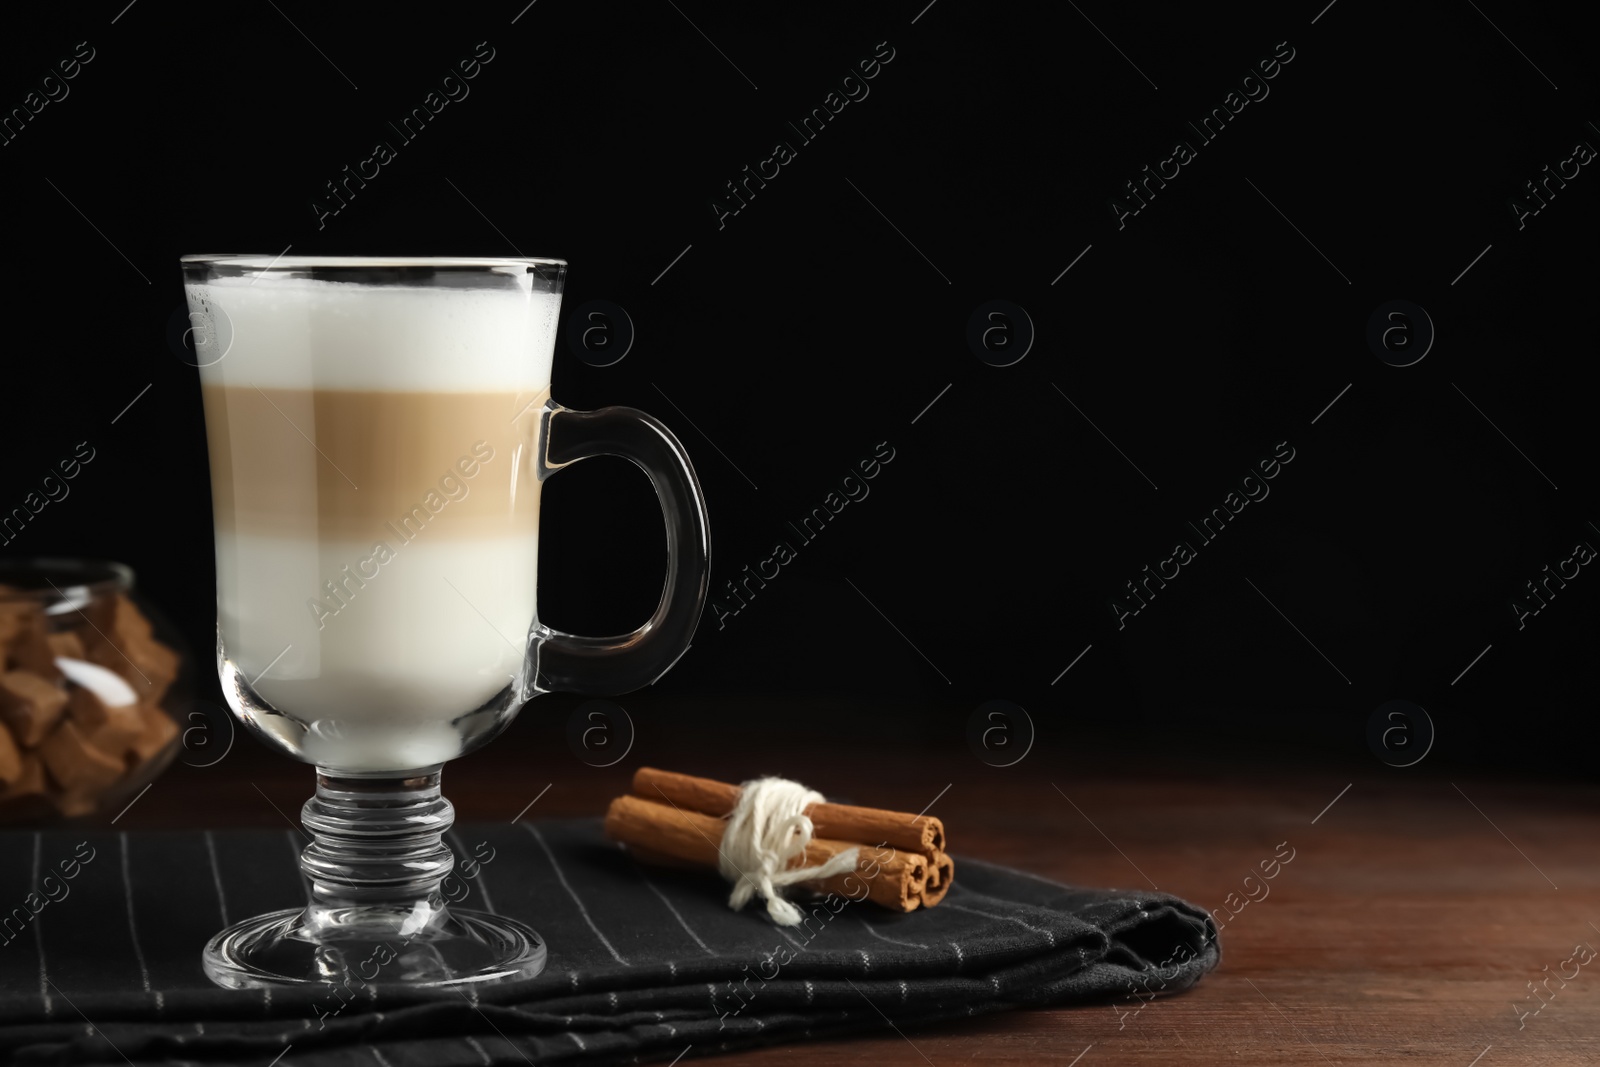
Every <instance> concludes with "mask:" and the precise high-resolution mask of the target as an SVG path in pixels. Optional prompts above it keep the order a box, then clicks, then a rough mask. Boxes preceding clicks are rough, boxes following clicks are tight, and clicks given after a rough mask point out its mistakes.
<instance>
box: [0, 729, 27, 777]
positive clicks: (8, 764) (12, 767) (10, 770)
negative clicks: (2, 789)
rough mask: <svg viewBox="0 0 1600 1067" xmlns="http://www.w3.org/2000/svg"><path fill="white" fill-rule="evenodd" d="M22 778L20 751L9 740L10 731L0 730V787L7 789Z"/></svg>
mask: <svg viewBox="0 0 1600 1067" xmlns="http://www.w3.org/2000/svg"><path fill="white" fill-rule="evenodd" d="M21 777H22V750H21V749H19V748H18V747H17V743H16V742H15V741H14V740H12V738H11V731H9V730H0V786H6V787H7V788H9V787H10V786H11V785H12V784H14V783H15V782H16V781H17V779H19V778H21Z"/></svg>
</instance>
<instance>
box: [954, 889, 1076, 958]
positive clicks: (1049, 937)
mask: <svg viewBox="0 0 1600 1067" xmlns="http://www.w3.org/2000/svg"><path fill="white" fill-rule="evenodd" d="M945 907H947V908H952V909H954V910H955V911H964V912H966V913H967V914H968V915H981V916H983V917H984V918H985V919H1001V920H1003V921H1005V922H1013V923H1016V924H1017V925H1018V926H1020V927H1022V928H1023V929H1025V930H1031V931H1033V932H1034V933H1036V934H1043V935H1044V937H1045V940H1046V941H1048V942H1050V947H1051V948H1054V947H1055V944H1056V935H1055V934H1053V933H1051V932H1050V931H1049V930H1046V929H1043V928H1042V927H1038V926H1034V925H1033V924H1032V923H1026V922H1023V921H1022V920H1021V919H1019V918H1017V917H1016V916H1015V915H995V914H993V913H992V912H987V911H979V910H978V909H977V908H969V907H967V906H966V905H965V904H952V903H950V902H949V901H945Z"/></svg>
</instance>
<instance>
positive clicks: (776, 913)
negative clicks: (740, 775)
mask: <svg viewBox="0 0 1600 1067" xmlns="http://www.w3.org/2000/svg"><path fill="white" fill-rule="evenodd" d="M825 799H826V798H825V797H824V796H823V795H822V794H821V793H818V792H817V791H816V790H814V789H807V788H806V787H805V786H803V785H801V784H800V783H799V782H791V781H789V780H788V779H787V778H757V779H755V780H753V781H749V782H745V783H744V785H743V786H741V787H740V793H739V803H738V804H737V805H736V806H735V807H734V809H733V813H732V814H731V815H729V816H728V825H727V828H726V829H725V830H723V832H722V846H721V848H720V849H719V850H718V851H719V853H720V855H719V858H718V860H717V869H718V870H719V871H721V872H722V876H723V877H724V878H726V879H728V881H730V882H732V883H733V892H732V893H731V894H729V896H728V907H730V908H732V909H733V910H734V911H738V910H739V909H740V908H743V907H744V906H745V904H746V903H748V902H749V900H750V898H751V897H752V896H755V895H757V894H760V896H761V897H762V899H764V900H765V901H766V902H767V914H768V915H770V916H772V921H773V922H775V923H777V924H778V925H779V926H797V925H799V923H800V918H801V915H802V913H801V911H800V909H799V908H797V907H795V906H794V905H793V904H791V903H789V901H787V900H785V899H784V898H783V894H782V891H781V887H782V886H786V885H793V884H794V883H795V882H809V881H811V880H812V879H816V878H828V877H830V876H832V875H835V874H844V873H845V872H847V871H853V870H855V869H856V861H857V858H858V856H859V852H860V849H859V848H847V849H845V850H844V851H843V852H841V853H839V854H838V855H836V856H834V857H833V858H831V859H829V860H828V861H827V862H826V863H824V864H821V865H820V866H817V867H799V868H796V869H795V870H792V871H791V870H789V869H788V867H789V863H790V861H791V860H793V859H794V858H795V857H796V856H800V855H804V854H805V850H806V846H807V845H809V844H810V843H811V837H812V834H813V832H814V828H813V827H812V825H811V820H810V819H809V818H807V817H806V815H805V814H804V813H805V810H806V808H808V807H810V806H811V805H812V804H820V803H821V802H822V801H823V800H825Z"/></svg>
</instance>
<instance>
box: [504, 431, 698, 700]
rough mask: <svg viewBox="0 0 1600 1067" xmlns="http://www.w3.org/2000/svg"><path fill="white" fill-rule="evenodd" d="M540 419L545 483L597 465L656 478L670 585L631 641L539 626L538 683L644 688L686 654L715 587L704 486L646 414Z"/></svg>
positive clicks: (602, 691) (581, 688) (577, 689)
mask: <svg viewBox="0 0 1600 1067" xmlns="http://www.w3.org/2000/svg"><path fill="white" fill-rule="evenodd" d="M541 419H542V422H543V425H542V426H541V427H540V440H541V442H542V444H543V454H542V455H541V456H540V457H539V467H538V473H539V480H540V481H541V482H543V481H544V480H545V479H546V478H548V477H549V476H550V475H552V474H554V473H555V472H556V471H559V470H561V469H562V468H564V467H566V466H568V465H570V464H573V463H576V462H577V461H578V460H580V459H588V458H589V457H591V456H620V457H621V458H623V459H626V460H631V461H633V462H634V463H635V464H637V465H638V466H639V467H640V468H641V469H643V471H644V472H645V474H647V475H648V476H649V477H650V484H651V485H652V486H654V487H655V491H656V496H657V498H658V499H659V500H660V501H661V514H662V517H663V518H664V519H665V520H666V526H667V581H666V585H665V586H663V587H662V590H661V602H660V603H659V604H657V605H656V610H655V614H653V615H651V616H650V618H649V620H648V621H647V622H645V624H644V625H643V626H641V627H639V628H638V629H637V630H635V631H633V632H632V633H630V634H621V635H619V636H616V637H581V636H578V635H575V634H566V633H561V632H560V631H558V630H552V629H550V628H549V627H547V626H545V625H543V624H542V623H541V624H540V625H539V626H538V628H537V630H536V631H535V635H534V636H535V647H534V663H535V666H536V668H537V671H536V673H535V678H536V679H541V680H542V681H541V684H540V685H539V688H540V689H542V690H548V691H565V692H570V693H588V694H593V695H595V696H615V695H618V694H620V693H628V692H632V691H633V690H635V689H642V688H644V687H645V686H647V685H649V684H651V683H652V682H654V681H655V680H656V679H658V678H660V677H661V676H662V675H663V674H665V673H667V671H668V670H669V669H671V667H672V665H673V664H674V663H676V662H677V661H678V658H679V657H680V656H682V655H683V653H684V652H685V651H686V650H687V649H688V647H689V641H690V639H691V638H693V637H694V630H695V626H696V625H697V624H698V623H699V621H700V612H701V610H702V609H703V608H704V606H705V599H706V590H707V589H708V588H709V587H710V585H711V534H710V530H709V528H708V525H707V522H706V500H705V494H704V493H702V492H701V490H700V480H699V479H698V478H696V477H695V473H694V468H693V467H692V466H690V465H689V456H688V454H687V453H686V452H684V450H683V445H681V444H679V443H678V439H677V438H676V437H674V436H673V435H672V431H671V430H668V429H667V428H666V427H665V426H663V425H662V424H661V423H660V422H659V421H658V420H656V419H655V418H653V417H652V416H650V415H646V414H645V413H644V412H642V411H639V410H636V409H634V408H626V407H605V408H598V409H596V410H594V411H573V410H571V409H569V408H564V407H562V406H561V405H560V404H557V403H556V402H555V401H553V400H552V401H549V402H548V403H547V404H546V406H545V408H544V411H543V413H542V415H541Z"/></svg>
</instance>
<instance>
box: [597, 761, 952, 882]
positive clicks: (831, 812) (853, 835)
mask: <svg viewBox="0 0 1600 1067" xmlns="http://www.w3.org/2000/svg"><path fill="white" fill-rule="evenodd" d="M739 793H740V788H739V786H737V785H730V784H729V783H727V782H718V781H713V780H712V779H709V778H696V777H693V776H691V775H687V774H678V773H676V772H674V771H663V770H657V769H656V768H653V767H641V768H639V770H638V771H637V772H635V773H634V776H633V794H632V795H629V796H620V797H617V798H616V799H615V800H613V801H612V802H611V806H610V808H609V809H607V811H606V823H605V829H606V835H607V836H608V837H610V838H611V839H612V840H614V841H620V842H622V843H623V844H625V845H627V846H628V850H629V851H630V852H631V853H632V854H633V855H634V856H635V857H637V858H638V859H640V860H641V861H643V862H646V863H658V864H665V865H669V866H679V867H683V866H688V867H704V868H710V869H711V870H716V869H717V860H718V856H719V845H720V843H721V840H722V833H723V829H724V828H725V827H726V825H727V823H726V821H725V820H726V818H727V816H728V815H729V814H730V813H731V812H732V811H733V809H734V807H735V806H736V805H737V804H738V802H739ZM805 814H806V816H807V817H809V818H810V820H811V823H812V827H813V829H814V836H813V837H812V839H811V843H810V844H809V845H807V846H806V850H805V853H804V855H803V856H797V857H796V858H795V859H794V860H793V861H791V863H790V865H789V866H790V869H798V868H800V867H802V866H804V867H816V866H820V865H821V864H823V863H825V862H827V861H828V860H829V859H831V858H832V857H833V856H835V855H837V854H839V853H840V852H843V851H845V850H846V849H849V848H858V849H859V850H860V851H859V854H858V859H857V862H856V868H855V870H854V871H846V872H844V873H843V874H835V875H833V876H831V877H828V878H823V879H819V880H816V881H810V882H802V883H800V884H801V885H803V886H804V887H806V888H807V889H811V890H814V891H816V892H819V893H837V894H839V895H841V896H846V897H850V898H851V899H854V900H860V899H863V888H864V889H865V894H864V898H865V899H867V900H870V901H873V902H874V903H876V904H881V905H882V906H884V907H886V908H892V909H893V910H895V911H902V912H905V911H915V910H916V909H917V908H931V907H933V906H934V905H935V904H937V903H939V901H941V900H943V899H944V897H945V894H946V893H948V892H949V891H950V882H951V879H952V878H954V876H955V865H954V864H953V863H952V862H951V860H950V857H949V855H948V854H946V852H945V837H944V824H943V823H942V822H940V821H939V820H938V819H937V818H935V817H933V816H931V815H907V814H904V813H901V812H894V811H883V810H880V809H878V808H860V807H854V806H852V805H848V804H829V803H826V802H823V803H820V804H813V805H811V806H810V807H808V808H807V809H806V810H805Z"/></svg>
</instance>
